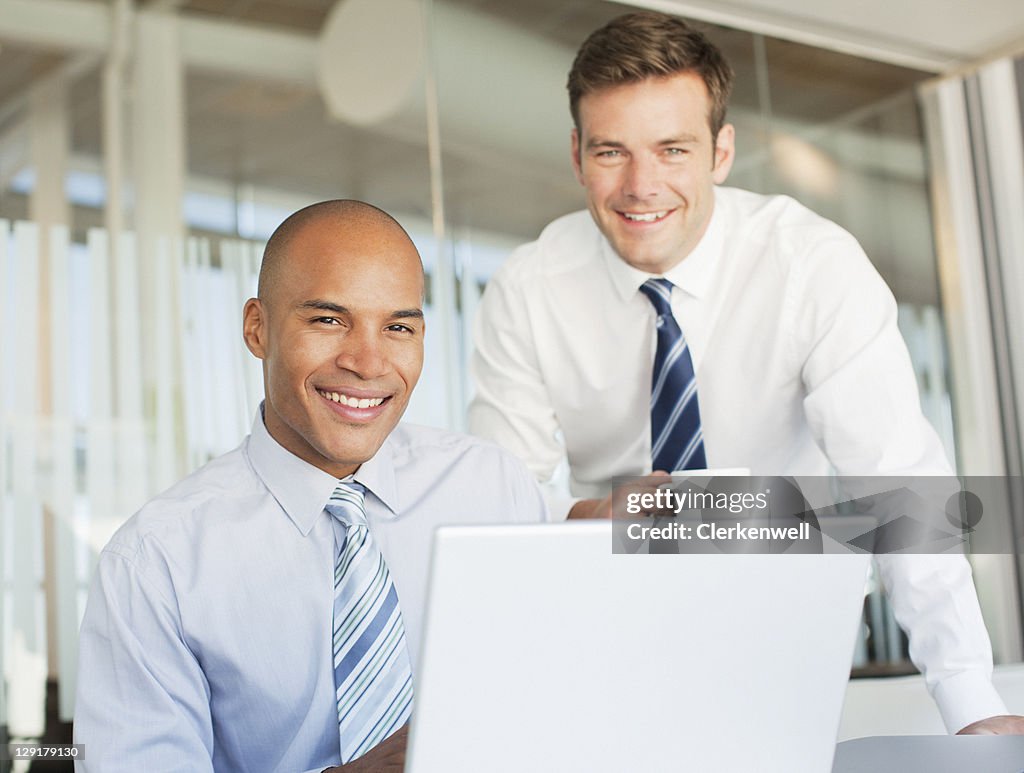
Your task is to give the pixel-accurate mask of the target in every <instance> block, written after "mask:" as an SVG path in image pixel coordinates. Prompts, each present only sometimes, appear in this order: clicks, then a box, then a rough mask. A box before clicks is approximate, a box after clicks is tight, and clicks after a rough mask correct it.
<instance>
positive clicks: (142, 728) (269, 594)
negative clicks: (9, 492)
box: [75, 416, 547, 773]
mask: <svg viewBox="0 0 1024 773" xmlns="http://www.w3.org/2000/svg"><path fill="white" fill-rule="evenodd" d="M354 477H355V480H356V481H358V482H359V483H361V484H363V485H364V486H365V487H366V489H367V492H366V514H367V520H368V522H369V528H370V531H371V532H372V533H373V538H374V542H375V543H376V544H377V545H378V546H379V548H380V550H381V553H382V554H383V555H384V558H385V560H386V561H387V564H388V567H389V569H390V572H391V577H392V579H393V580H394V583H395V587H396V589H397V591H398V595H399V600H400V604H401V609H402V617H403V619H404V622H405V629H406V635H407V637H408V644H409V654H410V656H411V658H412V664H413V670H414V672H415V669H416V660H417V655H418V652H419V643H420V638H421V631H422V626H423V612H424V608H425V602H426V580H427V568H428V560H429V553H430V545H431V540H432V535H433V531H434V529H435V528H436V527H437V526H439V525H442V524H459V523H486V522H511V521H538V520H545V519H546V517H547V516H546V510H545V505H544V502H543V497H542V496H541V493H540V490H539V489H538V487H537V484H536V483H535V481H534V480H533V478H532V477H531V476H530V474H529V472H528V471H527V470H526V469H525V468H524V467H523V465H522V464H521V463H520V462H519V461H518V460H517V459H515V458H514V457H512V456H511V455H510V454H508V453H507V452H505V451H503V450H501V449H500V448H498V447H496V446H494V445H492V444H490V443H486V442H483V441H480V440H477V439H475V438H472V437H469V436H466V435H458V434H454V433H449V432H444V431H441V430H435V429H428V428H425V427H416V426H411V425H399V426H398V428H396V429H395V430H394V432H392V433H391V435H390V436H389V437H388V438H387V440H386V441H385V442H384V444H383V446H381V448H380V450H379V451H378V452H377V454H376V455H375V456H374V457H373V458H372V459H371V460H369V461H368V462H366V463H365V464H363V465H362V466H361V467H360V468H359V470H358V471H357V472H356V474H355V476H354ZM337 483H338V481H337V480H336V479H335V478H333V477H332V476H331V475H329V474H327V473H325V472H323V471H321V470H319V469H317V468H316V467H313V466H312V465H310V464H307V463H306V462H304V461H302V460H301V459H299V458H298V457H296V456H294V455H292V454H291V453H290V452H288V451H287V450H285V449H284V448H283V447H282V446H280V445H279V444H278V443H277V442H276V441H275V440H273V439H272V438H271V437H270V435H269V434H268V433H267V431H266V429H265V427H264V425H263V421H262V419H261V418H260V417H259V416H257V418H256V421H255V423H254V424H253V429H252V434H251V435H250V436H249V438H248V439H247V440H246V441H245V442H244V443H243V444H242V445H241V446H240V447H239V448H238V449H236V450H235V451H232V452H231V453H229V454H226V455H225V456H222V457H220V458H218V459H215V460H214V461H212V462H210V463H209V464H207V465H206V466H204V467H203V468H202V469H200V470H199V471H197V472H196V473H194V474H193V475H191V476H189V477H188V478H186V479H185V480H183V481H182V482H180V483H178V484H177V485H176V486H174V487H173V488H171V489H170V490H169V491H168V492H167V493H165V494H163V495H161V496H160V497H158V498H157V499H154V500H153V501H151V502H150V503H148V504H147V505H146V506H145V507H143V508H142V510H141V511H139V513H137V514H136V515H135V516H134V517H133V518H132V519H131V520H129V521H128V522H127V523H126V524H125V525H124V526H123V527H122V528H121V529H120V530H119V531H118V532H117V534H115V536H114V537H113V539H112V540H111V541H110V544H109V545H107V547H106V548H105V549H104V550H103V552H102V554H101V555H100V558H99V565H98V568H97V573H96V577H95V579H94V583H93V587H92V590H91V593H90V596H89V603H88V606H87V608H86V612H85V618H84V620H83V623H82V631H81V636H80V656H79V672H80V676H79V682H78V698H77V705H76V707H75V741H76V743H84V744H85V745H86V755H85V756H86V762H85V763H84V764H83V763H78V764H77V769H78V770H80V771H83V770H85V771H100V773H108V771H121V770H124V771H142V770H159V771H188V773H197V772H199V771H211V770H215V771H239V772H240V773H259V771H281V773H296V772H297V771H304V770H317V771H319V770H322V769H324V768H325V767H328V766H330V765H337V764H339V763H340V750H339V734H338V715H337V705H336V702H335V688H334V671H333V666H332V648H331V620H332V614H333V603H334V582H333V578H334V561H335V536H334V529H333V526H332V520H333V519H332V518H331V516H330V515H329V514H328V513H327V512H326V511H325V510H324V505H325V504H326V503H327V500H328V498H329V497H330V495H331V492H332V491H333V490H334V488H335V486H336V485H337Z"/></svg>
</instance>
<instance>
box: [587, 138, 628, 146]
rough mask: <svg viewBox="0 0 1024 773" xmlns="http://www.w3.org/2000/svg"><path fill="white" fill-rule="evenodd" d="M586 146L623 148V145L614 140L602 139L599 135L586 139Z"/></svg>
mask: <svg viewBox="0 0 1024 773" xmlns="http://www.w3.org/2000/svg"><path fill="white" fill-rule="evenodd" d="M587 147H588V148H624V147H625V145H624V144H623V143H621V142H616V141H615V140H603V139H601V138H600V137H591V138H590V139H589V140H587Z"/></svg>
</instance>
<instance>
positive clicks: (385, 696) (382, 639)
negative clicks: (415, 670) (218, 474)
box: [326, 481, 412, 763]
mask: <svg viewBox="0 0 1024 773" xmlns="http://www.w3.org/2000/svg"><path fill="white" fill-rule="evenodd" d="M364 491H365V489H363V487H362V486H360V485H359V484H358V483H348V482H345V481H342V482H340V483H338V487H337V488H336V489H335V490H334V493H333V494H331V498H330V501H328V503H327V508H326V509H327V512H328V513H330V514H331V515H332V516H334V518H335V519H336V520H337V524H336V525H335V526H336V528H335V534H338V535H339V538H338V544H339V545H341V548H340V550H339V552H338V559H337V563H336V564H335V567H334V625H333V629H332V630H333V634H334V647H333V650H334V686H335V691H336V692H335V695H336V698H337V702H338V731H339V733H340V734H341V761H342V763H347V762H351V761H352V760H354V759H356V758H357V757H360V756H362V755H363V754H365V753H366V752H367V751H369V750H370V749H372V748H373V747H374V746H376V745H377V744H379V743H380V742H381V741H383V740H384V739H385V738H387V737H388V736H389V735H391V734H392V733H393V732H395V731H396V730H398V728H400V727H401V726H402V725H404V724H405V723H406V722H407V721H408V720H409V716H410V715H411V714H412V668H411V666H410V665H409V652H408V649H407V647H406V642H405V626H404V625H403V624H402V612H401V610H400V609H399V607H398V593H397V592H396V591H395V584H394V583H393V582H391V574H390V573H389V572H388V567H387V565H386V564H385V563H384V557H383V556H382V555H381V554H380V551H379V550H378V549H377V546H376V545H374V543H373V539H372V537H371V536H370V531H369V529H368V528H367V525H366V510H365V508H364V506H363V492H364ZM342 535H343V536H342Z"/></svg>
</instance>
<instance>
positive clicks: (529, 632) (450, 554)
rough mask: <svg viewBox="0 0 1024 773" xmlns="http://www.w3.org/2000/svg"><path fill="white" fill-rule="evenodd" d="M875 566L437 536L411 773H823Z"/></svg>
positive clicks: (560, 530)
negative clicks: (870, 569) (615, 550)
mask: <svg viewBox="0 0 1024 773" xmlns="http://www.w3.org/2000/svg"><path fill="white" fill-rule="evenodd" d="M869 560H870V556H867V555H851V554H846V555H763V554H762V555H632V556H631V555H612V553H611V525H610V523H609V522H582V523H564V524H548V525H527V526H480V527H452V528H442V529H439V530H438V532H437V535H436V538H435V544H434V554H433V564H432V568H431V580H430V588H429V601H428V607H427V614H426V627H425V631H424V636H423V649H422V651H421V653H420V659H419V669H418V674H417V677H416V678H417V684H416V704H415V711H414V716H413V725H412V733H411V736H410V743H409V748H408V754H407V761H406V771H407V773H479V771H488V772H489V773H501V772H503V771H509V773H512V772H515V773H522V772H523V771H531V772H533V771H552V772H555V771H557V772H558V773H565V772H566V771H586V772H587V773H603V772H605V771H607V773H622V771H644V773H655V772H656V771H680V770H686V771H691V770H692V771H702V772H703V771H720V772H724V773H730V772H732V771H735V772H736V773H740V772H741V771H742V773H750V771H758V773H773V772H774V771H778V773H793V771H800V772H801V773H818V772H820V773H827V771H829V770H830V768H831V764H832V756H833V752H834V749H835V740H836V731H837V729H838V727H839V717H840V711H841V708H842V702H843V695H844V692H845V688H846V682H847V678H848V676H849V670H850V661H851V657H852V653H853V645H854V637H855V633H856V629H857V626H858V622H859V620H860V610H861V607H862V604H863V598H864V596H863V591H864V581H865V574H866V572H867V568H868V562H869Z"/></svg>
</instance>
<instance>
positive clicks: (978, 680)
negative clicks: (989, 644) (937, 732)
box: [932, 671, 1009, 733]
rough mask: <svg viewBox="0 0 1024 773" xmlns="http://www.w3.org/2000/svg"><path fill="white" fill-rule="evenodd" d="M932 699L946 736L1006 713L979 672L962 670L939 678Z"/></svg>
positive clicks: (1000, 701)
mask: <svg viewBox="0 0 1024 773" xmlns="http://www.w3.org/2000/svg"><path fill="white" fill-rule="evenodd" d="M932 697H933V698H935V703H936V704H937V705H938V707H939V713H940V714H942V721H943V722H944V723H945V725H946V730H948V731H949V732H950V733H955V732H957V731H958V730H962V729H963V728H965V727H967V726H968V725H969V724H971V723H972V722H977V721H978V720H979V719H986V718H988V717H994V716H997V715H999V714H1007V713H1009V712H1007V710H1006V704H1005V703H1003V699H1002V698H1000V697H999V693H997V692H996V688H995V687H994V686H993V684H992V680H991V678H990V677H989V676H988V675H986V674H984V673H982V672H979V671H962V672H960V673H959V674H954V675H953V676H950V677H947V678H946V679H943V680H942V681H941V682H939V683H938V684H937V685H935V689H934V690H933V691H932Z"/></svg>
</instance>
